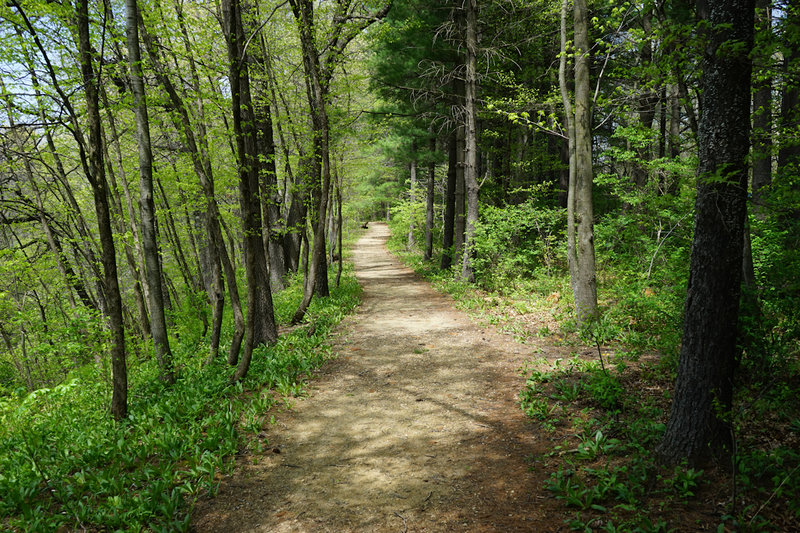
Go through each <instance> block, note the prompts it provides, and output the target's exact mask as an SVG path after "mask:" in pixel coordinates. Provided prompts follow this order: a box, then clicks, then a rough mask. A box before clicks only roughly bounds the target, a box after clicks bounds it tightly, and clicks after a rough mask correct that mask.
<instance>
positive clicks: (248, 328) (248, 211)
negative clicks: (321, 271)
mask: <svg viewBox="0 0 800 533" xmlns="http://www.w3.org/2000/svg"><path fill="white" fill-rule="evenodd" d="M222 11H223V21H224V25H225V27H224V30H225V36H226V41H227V44H228V61H229V63H230V84H231V104H232V114H233V130H234V135H235V137H236V149H237V165H238V172H239V204H240V209H241V212H242V231H243V232H244V249H245V271H246V273H247V320H246V322H245V342H244V352H243V353H242V357H241V359H240V361H239V366H238V367H237V369H236V372H235V373H234V375H233V376H232V378H231V381H241V380H242V379H244V377H245V376H246V375H247V371H248V370H249V368H250V360H251V358H252V355H253V350H254V349H255V348H256V347H257V346H259V345H261V344H265V343H272V342H275V341H276V340H277V339H278V333H277V329H276V327H275V317H274V315H273V307H272V291H271V290H270V285H269V273H268V271H267V256H266V253H265V251H264V241H263V237H262V233H261V228H262V224H261V205H260V202H259V199H258V190H259V176H258V170H259V164H258V154H257V153H256V132H255V115H254V112H253V103H252V97H251V92H250V78H249V70H248V67H247V63H248V56H247V52H246V50H245V49H244V42H245V35H244V29H243V26H242V12H241V7H240V3H239V0H223V2H222Z"/></svg>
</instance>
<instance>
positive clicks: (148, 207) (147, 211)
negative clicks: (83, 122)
mask: <svg viewBox="0 0 800 533" xmlns="http://www.w3.org/2000/svg"><path fill="white" fill-rule="evenodd" d="M125 7H126V10H127V17H126V24H125V30H126V35H127V43H128V64H129V66H130V82H131V92H132V93H133V97H134V101H135V115H136V137H137V144H138V146H139V211H140V213H141V234H142V252H143V255H144V262H145V279H146V280H147V287H148V294H147V296H148V298H147V299H148V302H147V303H148V307H149V310H150V332H151V334H152V337H153V345H154V346H155V352H156V359H157V360H158V365H159V367H160V368H161V377H162V379H164V381H166V382H168V383H172V382H174V381H175V376H174V374H173V363H172V352H171V351H170V348H169V336H168V334H167V321H166V317H165V315H164V296H163V293H162V291H161V258H160V257H159V255H160V254H159V250H158V244H157V242H156V223H157V222H156V208H155V202H154V201H153V152H152V148H151V144H150V121H149V118H148V115H147V101H146V100H145V92H144V82H143V80H142V61H141V51H140V48H139V31H138V20H139V14H138V6H137V4H136V0H125Z"/></svg>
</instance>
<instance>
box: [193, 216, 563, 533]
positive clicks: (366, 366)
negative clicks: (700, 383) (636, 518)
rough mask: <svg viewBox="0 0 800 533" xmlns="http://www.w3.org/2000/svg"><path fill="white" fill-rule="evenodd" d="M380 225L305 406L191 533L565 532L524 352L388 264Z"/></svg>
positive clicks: (267, 432) (204, 511)
mask: <svg viewBox="0 0 800 533" xmlns="http://www.w3.org/2000/svg"><path fill="white" fill-rule="evenodd" d="M388 236H389V230H388V228H387V226H386V225H385V224H379V223H372V224H370V228H369V230H368V231H367V233H366V234H365V235H364V236H363V237H362V238H361V239H360V240H359V242H358V243H357V245H356V246H355V249H354V252H353V261H354V263H355V268H356V275H357V277H358V279H359V282H360V283H361V284H362V286H363V290H364V292H363V302H362V304H361V306H360V308H359V309H358V311H357V313H356V314H355V315H353V316H351V317H348V318H347V319H346V320H345V321H344V322H343V323H342V325H341V326H340V327H339V333H338V335H337V337H336V338H335V339H334V341H333V342H334V352H335V354H336V357H335V358H333V359H332V360H331V361H329V362H328V363H327V364H326V365H325V366H324V367H323V369H322V371H321V373H320V375H318V376H316V377H315V379H314V380H313V382H312V384H311V387H310V390H311V393H310V396H309V397H307V398H304V399H300V400H297V401H296V402H295V404H294V406H293V407H292V408H291V409H289V410H285V411H282V412H280V413H278V414H277V415H276V421H275V423H274V424H271V425H269V426H268V427H266V428H265V429H264V431H263V433H262V434H261V435H260V436H261V438H263V439H265V440H266V441H267V442H268V445H267V446H266V448H265V451H264V452H262V453H260V454H253V453H252V452H247V453H243V454H241V455H240V456H239V457H238V459H237V464H236V468H235V470H234V473H233V475H232V476H229V477H227V478H225V479H223V480H222V482H221V485H220V489H219V492H218V494H217V495H216V497H214V498H208V499H204V500H201V501H200V502H198V504H197V507H196V509H195V512H194V516H193V520H192V529H193V530H194V531H198V532H234V531H235V532H239V531H269V532H288V531H297V532H300V531H309V532H321V531H331V532H345V531H359V532H361V531H396V532H412V531H414V532H419V531H428V532H430V531H470V532H479V531H484V532H488V531H503V532H511V531H566V530H567V526H565V525H564V522H563V520H564V509H563V504H561V503H560V502H558V501H557V500H555V498H554V497H553V496H551V495H550V493H548V492H547V491H545V490H544V489H543V487H544V485H545V482H546V480H547V478H548V476H549V472H547V471H546V469H545V468H543V467H542V466H543V465H542V464H541V463H540V462H539V461H538V460H536V458H539V457H541V456H542V454H544V453H545V452H546V451H547V450H548V449H549V448H550V446H552V439H553V438H555V437H554V436H551V435H548V434H547V433H544V432H541V431H540V430H538V429H537V428H536V425H535V424H534V423H533V422H532V421H530V420H529V419H527V418H526V417H525V415H524V413H523V412H522V411H521V410H520V407H519V399H518V393H519V391H520V389H521V388H522V387H523V385H524V377H523V376H522V375H521V374H520V371H519V370H520V368H521V367H522V366H523V364H524V363H525V362H526V361H527V360H529V359H530V358H531V357H532V356H533V355H534V353H535V355H536V357H545V358H555V357H559V356H561V355H562V354H560V353H559V351H560V350H559V348H555V347H547V346H536V345H533V346H532V345H522V344H519V343H517V342H514V341H513V340H512V338H511V337H510V336H509V335H506V334H503V333H500V332H498V331H496V330H495V329H494V328H493V327H491V326H485V325H481V324H479V323H477V322H475V321H474V320H473V319H471V318H470V317H468V316H467V315H466V314H465V313H464V312H462V311H459V310H457V309H456V308H455V306H454V304H453V301H452V299H451V298H450V297H448V296H444V295H442V294H440V293H438V292H436V291H435V290H434V289H433V288H431V286H430V285H429V284H428V283H427V282H425V281H422V280H421V279H420V278H419V277H418V276H416V275H415V274H414V273H413V272H412V271H411V270H409V269H408V268H406V267H404V266H402V265H401V264H400V263H399V261H398V260H397V259H396V258H395V257H393V256H392V255H390V253H389V252H388V251H387V250H386V246H385V244H386V240H387V238H388Z"/></svg>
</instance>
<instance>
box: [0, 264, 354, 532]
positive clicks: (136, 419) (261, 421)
mask: <svg viewBox="0 0 800 533" xmlns="http://www.w3.org/2000/svg"><path fill="white" fill-rule="evenodd" d="M301 281H302V280H295V282H294V283H293V285H292V286H291V287H290V288H289V289H287V290H285V291H282V292H281V293H278V294H276V295H275V298H274V305H275V315H276V319H277V321H278V322H279V323H282V324H286V323H288V322H289V320H290V318H291V314H292V313H293V311H294V310H295V308H296V306H297V303H298V302H299V299H300V296H301V290H302V287H301ZM332 286H333V285H332ZM359 294H360V287H359V285H358V283H357V282H356V280H355V277H354V275H353V273H352V268H348V269H346V271H345V273H344V275H343V277H342V280H341V285H340V287H339V288H333V289H332V290H331V296H330V297H329V298H324V299H315V300H314V301H313V302H312V305H311V307H310V309H309V312H308V321H309V322H311V323H313V325H314V327H303V326H301V327H298V328H296V329H294V330H292V331H290V332H288V333H286V334H284V335H281V337H280V339H279V340H278V342H277V343H276V344H275V345H272V346H267V347H261V348H258V349H257V350H256V351H255V352H254V354H253V361H252V365H251V367H250V371H249V373H248V375H247V378H246V379H245V380H244V382H243V383H242V382H240V383H238V384H236V385H231V384H229V378H230V376H231V373H232V369H231V368H230V367H229V366H227V365H226V364H225V362H224V361H223V360H222V358H223V356H220V358H219V359H218V360H217V361H215V362H214V363H212V364H210V365H203V361H204V359H205V357H206V351H205V347H204V346H203V345H202V344H192V343H186V342H183V343H179V344H177V346H178V348H177V349H175V352H176V353H175V357H176V365H177V368H178V369H179V378H178V380H177V382H176V383H175V384H174V385H172V386H169V387H168V386H165V385H164V384H163V383H162V382H161V381H160V380H159V378H158V369H157V367H156V365H155V364H154V363H153V362H152V360H147V361H143V362H142V361H138V360H136V358H135V357H131V358H130V359H131V360H130V361H129V363H130V369H129V372H130V388H129V416H128V418H127V419H126V420H124V421H122V422H119V423H117V422H114V421H113V420H111V417H110V416H109V414H108V407H107V405H108V399H109V398H108V397H109V386H108V383H107V379H106V375H105V373H104V372H103V369H98V368H97V367H96V366H94V365H89V366H86V367H84V368H83V369H82V370H81V371H80V372H77V373H74V374H73V375H71V376H70V377H69V378H68V379H67V380H66V381H64V382H63V383H61V384H60V385H58V386H55V387H52V388H49V389H40V390H37V391H35V392H33V393H31V394H29V395H27V396H25V397H21V396H11V397H4V398H0V494H1V495H2V497H1V498H0V529H6V530H11V531H55V530H58V529H59V528H66V529H68V530H104V531H115V530H126V531H186V530H187V529H188V527H189V523H190V520H191V511H192V508H193V505H194V503H195V502H196V501H197V499H198V498H199V497H200V496H201V495H213V494H215V493H216V491H217V489H218V487H219V483H220V479H221V477H220V476H221V475H222V474H226V473H230V472H231V470H232V468H233V466H234V459H235V456H236V454H237V453H238V452H240V451H241V450H243V449H244V448H246V447H251V448H253V449H255V450H260V448H261V447H263V446H265V445H266V444H267V443H266V442H265V441H264V440H263V438H261V437H259V435H258V434H259V432H260V431H261V429H262V428H264V427H265V426H267V425H268V424H269V423H270V421H271V420H274V418H273V413H274V412H275V408H276V407H280V406H285V405H290V404H291V402H292V398H293V397H297V396H301V395H303V394H304V391H305V386H306V381H307V379H308V378H309V376H310V375H311V374H312V373H313V372H314V369H316V368H317V367H318V366H319V365H320V364H321V363H322V362H323V361H325V360H326V359H327V358H328V357H329V355H330V351H329V348H328V346H327V344H326V339H327V337H328V335H329V333H330V331H331V328H332V327H333V326H334V325H335V324H337V323H338V322H339V321H340V320H341V319H342V317H343V316H344V315H345V314H347V313H349V312H351V310H352V309H354V308H355V306H356V305H357V303H358V301H359ZM221 351H222V352H223V353H224V350H221Z"/></svg>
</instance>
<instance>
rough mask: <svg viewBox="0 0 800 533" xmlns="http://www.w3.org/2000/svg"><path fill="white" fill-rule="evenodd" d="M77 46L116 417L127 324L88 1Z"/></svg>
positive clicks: (123, 391)
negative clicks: (104, 150)
mask: <svg viewBox="0 0 800 533" xmlns="http://www.w3.org/2000/svg"><path fill="white" fill-rule="evenodd" d="M77 15H78V16H77V22H78V45H79V50H80V65H81V78H82V80H83V86H84V91H85V94H86V117H87V121H88V124H89V139H88V143H87V144H86V149H87V150H88V159H84V161H85V163H84V171H85V172H86V176H87V178H88V179H89V182H90V184H91V186H92V193H93V195H94V205H95V212H96V213H97V225H98V230H99V233H100V244H101V248H102V263H103V291H104V296H105V302H106V306H105V312H106V315H107V317H108V320H109V325H110V327H111V343H112V344H111V372H112V394H111V414H112V416H113V417H114V418H115V419H117V420H120V419H123V418H125V417H126V416H127V415H128V370H127V363H126V361H125V327H124V325H123V322H122V296H121V294H120V290H119V280H118V278H117V257H116V251H115V248H114V234H113V231H112V229H111V216H110V210H109V205H108V184H107V183H106V175H105V168H104V166H103V165H104V163H103V150H102V142H103V137H102V131H101V124H100V109H99V105H98V100H99V99H98V90H97V84H98V80H97V77H96V74H95V71H94V67H93V65H92V46H91V39H90V36H89V6H88V2H85V1H84V2H79V3H78V9H77Z"/></svg>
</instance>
